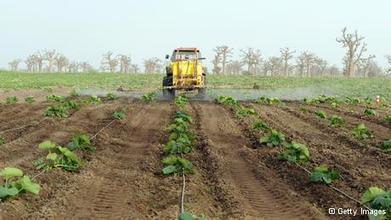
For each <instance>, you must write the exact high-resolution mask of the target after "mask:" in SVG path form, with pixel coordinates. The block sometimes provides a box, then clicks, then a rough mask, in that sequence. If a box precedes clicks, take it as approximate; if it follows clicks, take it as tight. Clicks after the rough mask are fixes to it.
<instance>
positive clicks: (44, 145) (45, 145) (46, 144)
mask: <svg viewBox="0 0 391 220" xmlns="http://www.w3.org/2000/svg"><path fill="white" fill-rule="evenodd" d="M38 147H39V149H42V150H48V151H50V150H53V149H55V148H56V143H53V142H51V141H44V142H42V143H40V144H39V145H38Z"/></svg>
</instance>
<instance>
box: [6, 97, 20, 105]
mask: <svg viewBox="0 0 391 220" xmlns="http://www.w3.org/2000/svg"><path fill="white" fill-rule="evenodd" d="M5 103H6V104H8V105H11V104H16V103H18V98H16V96H11V97H7V98H6V100H5Z"/></svg>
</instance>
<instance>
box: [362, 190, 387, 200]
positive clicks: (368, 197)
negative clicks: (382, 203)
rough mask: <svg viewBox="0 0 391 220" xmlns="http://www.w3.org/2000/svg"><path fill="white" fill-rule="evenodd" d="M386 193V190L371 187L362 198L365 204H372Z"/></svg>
mask: <svg viewBox="0 0 391 220" xmlns="http://www.w3.org/2000/svg"><path fill="white" fill-rule="evenodd" d="M383 193H384V190H383V189H381V188H378V187H370V188H369V189H368V190H367V191H365V193H364V195H363V196H362V197H361V201H362V202H363V203H368V202H372V200H374V199H375V198H376V197H377V196H379V195H381V194H383Z"/></svg>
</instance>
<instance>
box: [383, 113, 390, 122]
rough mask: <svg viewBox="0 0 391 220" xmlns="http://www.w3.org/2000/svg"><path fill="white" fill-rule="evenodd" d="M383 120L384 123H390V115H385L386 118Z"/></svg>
mask: <svg viewBox="0 0 391 220" xmlns="http://www.w3.org/2000/svg"><path fill="white" fill-rule="evenodd" d="M384 119H385V120H386V121H388V122H389V123H391V115H386V117H385V118H384Z"/></svg>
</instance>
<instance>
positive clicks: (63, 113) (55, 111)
mask: <svg viewBox="0 0 391 220" xmlns="http://www.w3.org/2000/svg"><path fill="white" fill-rule="evenodd" d="M44 116H46V117H58V118H66V117H68V112H67V110H66V108H65V107H64V106H63V105H55V106H50V107H48V108H47V109H46V111H45V112H44Z"/></svg>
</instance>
